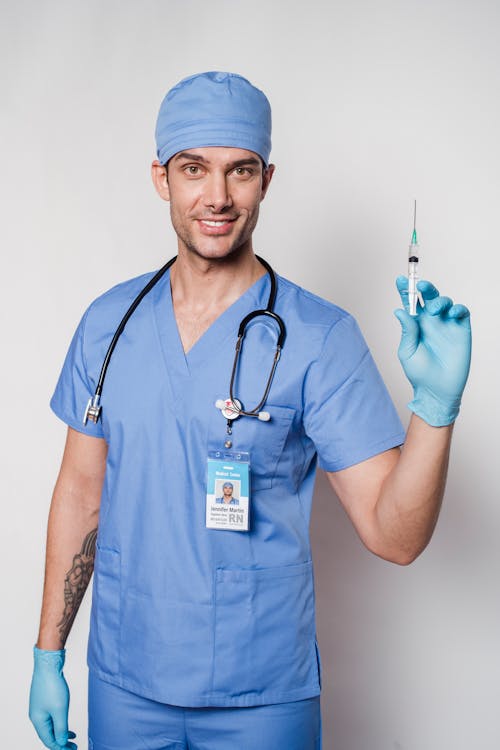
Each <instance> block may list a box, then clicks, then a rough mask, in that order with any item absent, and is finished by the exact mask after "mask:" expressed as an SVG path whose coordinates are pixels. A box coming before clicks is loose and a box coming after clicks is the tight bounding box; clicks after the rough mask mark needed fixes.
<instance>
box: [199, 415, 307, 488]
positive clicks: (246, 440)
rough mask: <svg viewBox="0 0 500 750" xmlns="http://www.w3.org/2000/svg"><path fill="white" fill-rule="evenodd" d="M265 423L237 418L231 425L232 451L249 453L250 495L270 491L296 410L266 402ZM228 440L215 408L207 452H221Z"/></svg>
mask: <svg viewBox="0 0 500 750" xmlns="http://www.w3.org/2000/svg"><path fill="white" fill-rule="evenodd" d="M265 408H266V411H268V412H269V414H270V417H271V418H270V420H269V421H268V422H262V421H260V420H259V419H256V418H255V417H240V418H238V419H235V420H234V421H233V422H232V425H231V426H232V435H231V441H232V444H233V445H232V450H233V451H245V452H248V453H249V454H250V492H254V491H255V490H259V489H269V488H271V487H272V486H273V484H274V483H275V482H276V481H278V478H279V462H280V458H281V455H282V453H283V448H284V445H285V442H286V439H287V437H288V434H289V432H290V429H291V426H292V422H293V419H294V417H295V413H296V412H295V409H292V408H290V407H289V406H274V405H272V404H269V403H266V407H265ZM226 437H227V433H226V423H225V421H224V418H223V417H222V416H221V413H220V411H218V410H216V409H214V413H213V414H212V417H211V420H210V426H209V434H208V449H209V450H210V451H213V450H220V449H221V448H223V447H224V440H225V439H226Z"/></svg>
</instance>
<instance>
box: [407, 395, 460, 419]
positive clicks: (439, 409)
mask: <svg viewBox="0 0 500 750" xmlns="http://www.w3.org/2000/svg"><path fill="white" fill-rule="evenodd" d="M408 408H409V409H410V411H412V412H413V413H414V414H416V415H417V416H418V417H420V418H421V419H423V420H424V422H427V424H429V425H431V427H446V426H448V425H450V424H453V422H454V421H455V420H456V418H457V417H458V413H459V411H460V398H457V399H449V400H446V399H442V398H439V397H438V396H436V395H435V394H434V393H432V391H429V390H428V389H426V388H416V389H415V392H414V395H413V400H412V401H410V403H409V404H408Z"/></svg>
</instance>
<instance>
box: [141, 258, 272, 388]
mask: <svg viewBox="0 0 500 750" xmlns="http://www.w3.org/2000/svg"><path fill="white" fill-rule="evenodd" d="M269 286H270V282H269V274H267V273H265V274H264V275H263V276H261V277H260V278H258V279H257V281H255V282H254V283H253V284H252V285H251V286H250V287H249V288H248V289H247V290H246V291H245V292H243V294H242V295H241V296H240V297H238V299H237V300H236V301H235V302H233V304H232V305H230V306H229V307H227V308H226V309H225V310H224V312H222V313H221V314H220V315H219V316H218V317H217V318H216V319H215V320H214V322H213V323H212V324H211V325H210V326H209V328H207V330H206V331H205V332H204V333H203V334H202V335H201V336H200V338H199V339H198V340H197V341H196V342H195V343H194V344H193V346H192V347H191V348H190V349H189V351H188V352H187V354H186V353H185V352H184V348H183V346H182V341H181V337H180V334H179V329H178V327H177V321H176V319H175V313H174V305H173V301H172V291H171V286H170V269H169V270H168V271H167V272H166V274H165V276H164V277H163V278H162V279H161V281H160V282H159V283H158V284H157V285H156V286H155V287H154V289H153V290H152V292H151V298H150V299H151V303H152V305H153V308H154V317H155V323H156V327H157V331H158V335H159V339H160V345H161V349H162V354H163V359H164V363H165V365H166V368H167V372H168V373H169V374H170V375H171V376H180V377H189V376H190V374H191V371H196V370H197V368H198V367H200V366H202V365H203V363H204V362H206V361H207V359H208V358H212V357H213V354H214V351H216V350H217V348H219V347H220V346H222V344H223V343H224V342H225V341H226V339H227V338H228V337H229V336H233V337H234V340H235V343H236V337H237V334H238V326H239V324H240V320H242V319H243V318H244V317H245V315H247V314H248V313H249V312H250V311H251V310H254V309H257V308H261V307H265V304H266V303H265V302H262V300H263V299H264V298H265V299H266V302H267V296H266V295H268V293H269V292H268V289H269Z"/></svg>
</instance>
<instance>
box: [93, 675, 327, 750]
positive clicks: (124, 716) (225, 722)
mask: <svg viewBox="0 0 500 750" xmlns="http://www.w3.org/2000/svg"><path fill="white" fill-rule="evenodd" d="M236 749H237V750H285V749H286V750H321V716H320V699H319V696H317V697H315V698H308V699H307V700H301V701H295V702H293V703H276V704H272V705H266V706H250V707H249V708H182V707H181V706H170V705H168V704H165V703H157V702H156V701H152V700H149V699H148V698H143V697H141V696H139V695H135V694H134V693H129V692H128V691H127V690H123V689H122V688H119V687H116V686H115V685H110V684H109V683H107V682H103V681H102V680H100V679H99V678H98V677H96V676H95V675H94V674H93V673H92V672H91V673H90V675H89V750H236Z"/></svg>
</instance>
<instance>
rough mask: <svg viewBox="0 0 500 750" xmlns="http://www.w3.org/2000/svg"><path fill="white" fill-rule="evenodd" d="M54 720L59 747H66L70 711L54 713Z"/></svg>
mask: <svg viewBox="0 0 500 750" xmlns="http://www.w3.org/2000/svg"><path fill="white" fill-rule="evenodd" d="M52 720H53V722H54V735H55V738H56V742H57V744H58V745H59V747H66V743H67V742H68V737H69V732H68V709H67V707H66V710H64V709H63V710H61V711H54V713H53V714H52Z"/></svg>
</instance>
